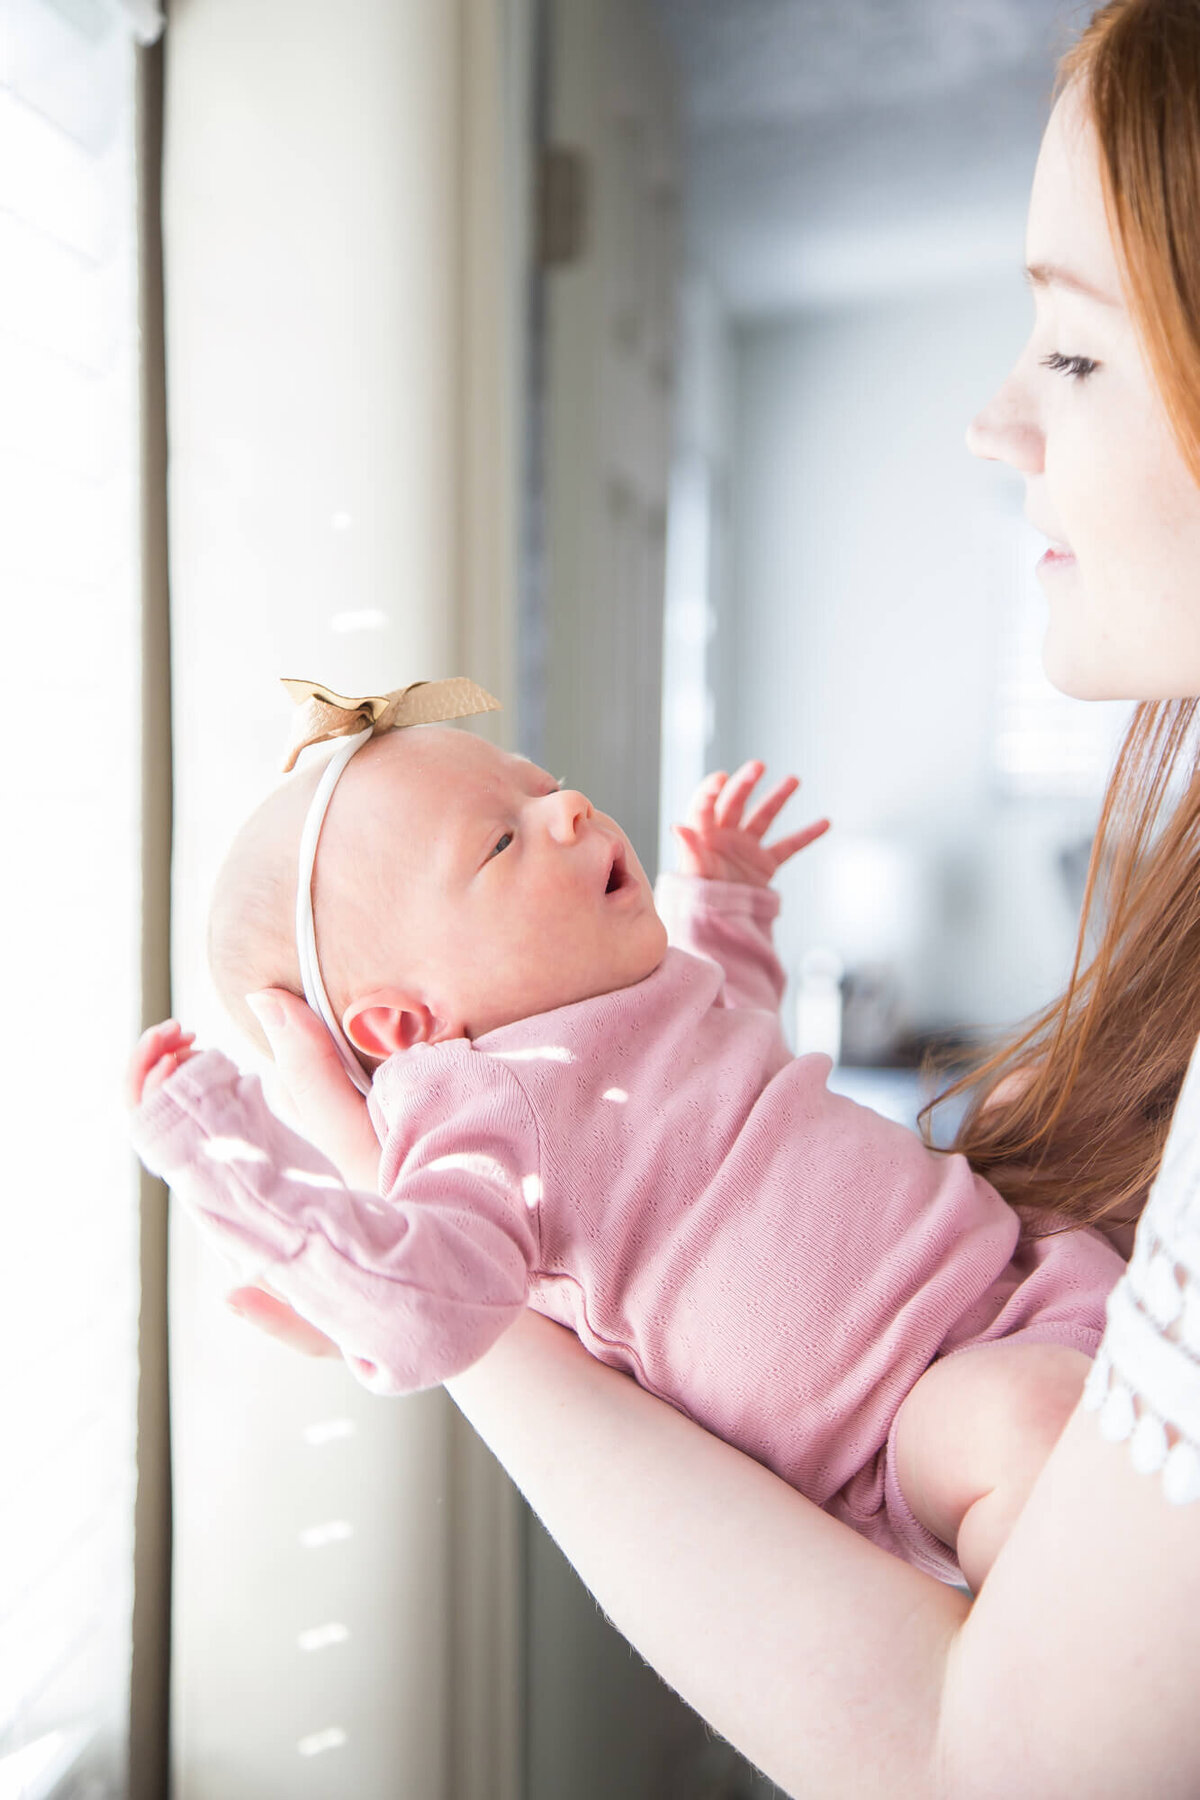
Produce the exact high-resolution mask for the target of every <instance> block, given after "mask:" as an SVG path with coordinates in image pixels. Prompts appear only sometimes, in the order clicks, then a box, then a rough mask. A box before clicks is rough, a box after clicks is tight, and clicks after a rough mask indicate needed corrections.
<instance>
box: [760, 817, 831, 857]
mask: <svg viewBox="0 0 1200 1800" xmlns="http://www.w3.org/2000/svg"><path fill="white" fill-rule="evenodd" d="M828 830H829V820H828V819H818V820H817V821H816V823H815V824H813V825H806V826H805V827H804V830H803V831H794V832H793V833H792V835H791V836H790V837H785V838H780V840H779V842H778V843H777V844H766V845H764V846H763V847H764V849H765V850H766V852H767V855H768V856H770V857H771V858H772V859H773V861H774V864H775V867H776V868H779V866H780V864H781V863H785V862H786V861H787V860H788V858H789V856H795V855H796V852H797V851H798V850H805V849H807V848H808V846H809V844H813V843H815V842H816V840H817V839H818V838H819V837H824V836H825V833H826V832H827V831H828Z"/></svg>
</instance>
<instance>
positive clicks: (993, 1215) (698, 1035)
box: [134, 876, 1124, 1581]
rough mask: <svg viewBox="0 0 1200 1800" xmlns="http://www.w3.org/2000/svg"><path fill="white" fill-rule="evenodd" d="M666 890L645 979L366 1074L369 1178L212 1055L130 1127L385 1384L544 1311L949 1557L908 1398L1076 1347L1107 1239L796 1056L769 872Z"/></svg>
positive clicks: (240, 1246)
mask: <svg viewBox="0 0 1200 1800" xmlns="http://www.w3.org/2000/svg"><path fill="white" fill-rule="evenodd" d="M658 899H659V908H660V911H661V912H662V914H663V917H664V919H665V920H666V922H667V924H668V927H669V929H670V931H671V938H672V948H671V949H670V950H668V951H667V954H666V957H665V958H664V960H663V962H662V964H661V965H660V966H659V968H658V969H656V970H655V972H654V973H653V974H652V975H650V976H648V977H647V979H646V980H645V981H641V982H638V983H637V984H636V985H635V986H633V987H630V988H624V989H621V990H620V991H619V992H617V993H613V994H606V995H604V996H602V997H601V998H599V999H595V1000H586V1001H582V1002H580V1003H578V1004H576V1005H573V1006H564V1007H561V1008H559V1009H558V1010H556V1011H554V1012H549V1013H541V1014H538V1015H537V1016H536V1017H534V1018H530V1019H524V1020H521V1021H520V1022H519V1023H518V1024H515V1025H506V1026H504V1027H503V1028H502V1029H500V1030H498V1031H492V1032H489V1033H488V1034H487V1035H486V1036H483V1037H480V1038H476V1039H475V1041H474V1042H468V1041H467V1040H465V1039H458V1040H455V1041H453V1042H451V1043H445V1044H439V1045H436V1046H433V1047H421V1048H418V1049H415V1050H411V1051H408V1052H407V1053H404V1054H401V1055H396V1056H393V1057H391V1058H390V1059H389V1060H388V1061H387V1062H386V1063H384V1064H383V1065H382V1066H381V1067H380V1068H379V1069H378V1070H377V1071H376V1074H375V1079H374V1084H373V1087H372V1091H371V1095H370V1098H369V1100H368V1107H369V1110H370V1114H371V1118H372V1121H373V1123H374V1125H375V1129H376V1131H377V1132H378V1134H379V1137H380V1140H381V1142H382V1145H383V1155H382V1160H381V1164H380V1193H379V1194H378V1195H375V1194H365V1193H356V1192H353V1191H352V1190H350V1189H349V1188H347V1187H346V1186H345V1185H344V1184H343V1183H342V1181H341V1179H340V1178H339V1177H338V1175H337V1173H336V1171H335V1170H334V1168H333V1166H332V1164H331V1163H329V1162H328V1161H327V1160H326V1159H325V1158H324V1157H322V1156H321V1155H320V1154H319V1153H318V1152H317V1151H315V1150H314V1149H313V1148H312V1147H311V1146H310V1145H308V1144H307V1143H306V1142H305V1141H304V1140H303V1139H302V1138H300V1137H298V1136H297V1135H296V1134H295V1133H294V1132H292V1131H290V1130H288V1128H287V1127H286V1126H285V1125H283V1124H282V1123H281V1122H280V1120H279V1119H277V1118H276V1117H275V1115H274V1114H273V1113H272V1112H271V1111H270V1110H269V1108H268V1107H267V1105H266V1103H265V1100H264V1098H263V1094H262V1088H261V1085H260V1083H259V1081H258V1080H257V1078H256V1077H254V1076H245V1075H241V1074H239V1072H238V1070H237V1069H236V1068H235V1067H234V1066H233V1064H232V1063H231V1062H230V1061H229V1060H228V1059H227V1058H226V1057H225V1056H223V1055H222V1054H221V1053H220V1052H219V1051H206V1052H204V1053H203V1054H201V1055H199V1056H196V1057H194V1058H193V1059H192V1060H191V1061H189V1062H188V1063H186V1064H185V1065H184V1066H183V1067H182V1068H181V1069H180V1070H179V1071H178V1072H177V1073H176V1074H175V1075H173V1076H172V1077H171V1078H170V1080H169V1081H167V1082H166V1083H164V1085H163V1086H162V1087H161V1088H160V1089H158V1090H157V1092H155V1093H154V1094H152V1095H151V1096H150V1097H149V1099H148V1100H147V1101H145V1102H144V1104H143V1105H142V1106H141V1107H140V1108H139V1109H138V1111H137V1113H136V1114H135V1117H134V1141H135V1144H136V1147H137V1150H138V1152H139V1154H140V1155H141V1157H142V1160H143V1161H144V1162H145V1163H146V1165H147V1166H148V1167H149V1168H151V1169H152V1170H154V1171H155V1172H156V1173H158V1174H161V1175H163V1176H165V1177H166V1178H167V1179H168V1180H169V1181H170V1182H171V1184H172V1186H173V1187H174V1188H175V1189H176V1190H177V1191H178V1192H179V1193H180V1194H181V1196H182V1197H183V1198H184V1199H185V1200H186V1201H188V1202H189V1204H190V1205H191V1206H192V1207H193V1208H194V1210H195V1211H196V1212H197V1213H199V1214H200V1215H201V1216H202V1217H203V1219H204V1220H205V1221H206V1222H208V1223H209V1224H210V1225H212V1226H213V1227H214V1228H215V1230H216V1232H217V1234H218V1236H219V1238H220V1240H221V1242H222V1243H223V1245H224V1247H225V1248H226V1249H227V1250H230V1251H232V1252H233V1253H234V1255H235V1257H236V1258H238V1259H239V1260H240V1261H241V1263H242V1265H243V1267H244V1268H245V1266H246V1258H247V1256H249V1258H250V1262H251V1267H250V1269H249V1271H248V1272H249V1273H251V1274H252V1275H253V1276H254V1277H256V1278H257V1277H265V1278H266V1279H268V1280H269V1282H270V1284H271V1286H272V1287H273V1288H274V1289H275V1290H276V1291H277V1292H278V1293H280V1294H282V1295H283V1296H284V1298H285V1299H287V1300H288V1301H289V1302H290V1303H291V1304H292V1306H294V1307H295V1309H296V1311H297V1312H299V1313H302V1314H303V1315H304V1316H305V1317H306V1318H308V1319H310V1320H312V1322H313V1323H314V1324H315V1325H318V1326H319V1327H320V1328H321V1329H322V1330H323V1331H325V1332H326V1333H328V1335H329V1336H330V1337H332V1338H334V1339H335V1340H336V1342H337V1343H338V1344H339V1345H341V1347H342V1349H343V1351H344V1352H345V1354H346V1356H347V1358H348V1359H349V1361H350V1362H351V1365H352V1367H354V1369H355V1371H356V1373H357V1374H358V1375H359V1377H360V1379H361V1380H362V1381H363V1382H364V1383H365V1384H366V1385H367V1386H368V1387H370V1388H373V1389H374V1390H375V1391H376V1392H378V1393H381V1394H405V1393H411V1392H413V1391H414V1390H415V1389H418V1388H426V1387H432V1386H434V1385H435V1384H436V1383H438V1382H440V1381H443V1380H445V1379H446V1378H447V1377H449V1376H451V1375H454V1374H457V1373H458V1372H459V1371H460V1370H462V1369H465V1368H467V1367H468V1366H469V1365H470V1364H471V1363H472V1362H474V1361H475V1360H476V1359H477V1358H478V1357H480V1356H482V1355H483V1353H484V1351H485V1350H487V1349H488V1347H489V1346H490V1345H491V1344H492V1343H494V1342H495V1340H496V1339H497V1338H498V1337H499V1336H500V1334H501V1333H502V1332H503V1331H504V1330H505V1328H506V1327H507V1326H508V1325H510V1324H511V1323H512V1321H513V1320H514V1319H515V1318H516V1317H517V1316H518V1314H519V1313H520V1311H521V1309H522V1308H523V1307H524V1306H526V1305H529V1306H533V1307H535V1308H536V1309H537V1310H538V1311H539V1312H542V1313H545V1314H546V1315H547V1316H548V1317H550V1318H552V1319H556V1320H558V1321H559V1322H560V1323H562V1324H565V1325H569V1326H570V1327H571V1329H572V1330H573V1331H575V1332H577V1333H578V1335H579V1337H580V1338H581V1339H582V1341H583V1342H584V1344H586V1345H587V1347H588V1349H589V1350H591V1351H592V1352H593V1354H594V1355H596V1356H597V1357H599V1358H600V1360H601V1361H602V1362H606V1363H609V1364H611V1365H612V1366H613V1367H615V1368H618V1369H623V1370H625V1371H627V1372H628V1373H629V1374H631V1375H633V1376H634V1377H635V1378H636V1379H637V1380H638V1381H639V1382H640V1383H641V1384H642V1386H643V1387H646V1388H648V1389H649V1390H650V1392H651V1393H654V1394H658V1395H660V1396H661V1397H662V1398H664V1399H666V1400H669V1401H670V1402H671V1404H672V1405H674V1406H676V1407H678V1408H679V1409H680V1410H681V1411H683V1412H685V1413H688V1414H690V1415H691V1417H692V1418H694V1419H696V1420H698V1421H699V1423H700V1424H701V1425H704V1426H705V1427H707V1429H709V1430H710V1431H714V1432H716V1433H718V1434H719V1435H720V1436H721V1437H723V1438H726V1439H727V1440H728V1441H729V1442H730V1443H732V1444H736V1445H737V1446H738V1447H739V1448H740V1449H742V1450H744V1451H746V1452H748V1453H749V1455H751V1456H753V1457H756V1458H757V1459H758V1460H759V1461H760V1462H762V1463H765V1464H766V1465H767V1467H768V1468H771V1469H774V1470H775V1471H776V1473H777V1474H779V1475H781V1476H782V1477H783V1479H784V1480H785V1481H788V1482H790V1483H791V1484H792V1486H793V1487H796V1488H798V1489H799V1490H800V1491H801V1492H802V1493H804V1494H807V1495H808V1496H809V1498H810V1499H812V1500H814V1501H816V1503H817V1504H818V1505H819V1506H822V1507H825V1508H826V1509H827V1510H828V1511H829V1512H831V1513H833V1514H835V1515H836V1516H837V1517H838V1518H840V1519H843V1520H845V1521H846V1522H847V1523H848V1524H850V1525H852V1526H853V1527H854V1528H855V1529H856V1530H857V1531H859V1532H861V1533H862V1534H863V1535H864V1536H865V1537H868V1538H870V1539H872V1540H873V1541H874V1542H875V1543H877V1544H881V1545H883V1546H884V1547H885V1548H886V1549H888V1550H891V1551H893V1552H895V1553H896V1554H897V1555H900V1556H903V1557H905V1558H906V1559H907V1560H908V1561H910V1562H913V1563H915V1564H916V1565H917V1566H918V1567H921V1568H925V1569H928V1570H929V1571H930V1572H931V1573H934V1574H937V1575H939V1576H940V1577H941V1578H942V1579H943V1580H947V1581H959V1580H961V1575H960V1572H959V1570H958V1565H957V1563H956V1562H955V1560H954V1557H953V1555H952V1554H951V1553H950V1552H949V1551H947V1550H946V1549H945V1547H944V1546H943V1545H941V1544H940V1543H939V1542H938V1540H937V1539H936V1538H934V1537H932V1536H931V1534H930V1533H929V1532H927V1531H925V1530H923V1528H922V1527H921V1526H920V1525H919V1524H918V1522H917V1521H916V1520H915V1519H914V1518H913V1516H912V1514H911V1512H910V1511H909V1509H908V1507H907V1506H906V1505H905V1504H904V1500H903V1497H902V1495H901V1494H900V1490H899V1487H898V1485H897V1483H896V1480H895V1472H894V1468H893V1464H892V1453H891V1450H892V1446H891V1428H892V1423H893V1421H894V1419H895V1416H896V1412H897V1410H898V1408H899V1406H900V1403H901V1401H902V1400H903V1399H904V1397H905V1395H906V1394H907V1393H908V1392H909V1390H910V1389H911V1388H912V1386H913V1384H914V1383H915V1382H916V1380H917V1378H918V1377H919V1376H920V1375H921V1373H922V1372H923V1370H925V1369H926V1368H928V1366H929V1364H930V1363H931V1362H933V1361H934V1360H935V1358H936V1357H938V1356H943V1355H946V1354H948V1353H949V1352H951V1351H955V1350H960V1349H965V1348H966V1347H967V1346H969V1345H971V1344H978V1343H984V1342H987V1341H989V1340H992V1339H995V1338H1002V1337H1003V1338H1017V1337H1019V1338H1021V1339H1022V1340H1023V1341H1025V1342H1027V1343H1057V1344H1067V1345H1070V1346H1072V1347H1073V1348H1075V1349H1079V1350H1082V1351H1084V1352H1085V1353H1086V1354H1087V1355H1089V1356H1091V1355H1093V1354H1094V1353H1095V1350H1096V1348H1097V1345H1098V1343H1099V1340H1100V1337H1101V1334H1102V1331H1103V1329H1104V1323H1105V1318H1104V1303H1105V1300H1106V1298H1107V1295H1108V1292H1109V1290H1110V1289H1111V1288H1112V1286H1113V1285H1114V1283H1115V1282H1116V1280H1117V1277H1118V1276H1119V1275H1120V1274H1121V1272H1122V1270H1123V1267H1124V1264H1123V1263H1122V1261H1121V1259H1120V1257H1119V1256H1118V1255H1117V1253H1116V1251H1115V1250H1114V1249H1113V1248H1112V1246H1111V1245H1110V1244H1109V1243H1108V1242H1107V1241H1106V1240H1105V1239H1104V1238H1103V1237H1102V1236H1101V1235H1100V1234H1099V1233H1098V1232H1096V1231H1091V1230H1080V1231H1073V1232H1070V1233H1063V1234H1060V1235H1058V1236H1055V1237H1051V1238H1046V1239H1042V1240H1040V1241H1036V1242H1027V1241H1025V1240H1024V1239H1022V1240H1021V1241H1020V1242H1018V1237H1019V1221H1018V1219H1017V1216H1016V1214H1015V1213H1014V1212H1013V1211H1012V1209H1011V1208H1010V1207H1009V1206H1007V1205H1006V1204H1005V1202H1004V1201H1003V1200H1002V1199H1001V1198H1000V1196H999V1194H997V1192H996V1190H995V1189H994V1188H993V1187H991V1186H990V1185H989V1184H988V1183H987V1182H986V1181H984V1180H983V1178H982V1177H981V1176H978V1175H975V1174H974V1173H972V1171H971V1169H970V1168H969V1166H968V1165H967V1163H966V1161H965V1160H964V1159H963V1158H962V1157H961V1156H939V1155H936V1154H935V1153H934V1152H932V1151H930V1150H928V1149H926V1148H925V1146H924V1145H923V1144H922V1143H921V1140H920V1139H919V1137H917V1135H916V1134H915V1133H914V1132H911V1131H908V1130H906V1129H904V1128H903V1127H902V1126H899V1125H895V1124H893V1123H891V1122H890V1121H888V1120H886V1119H884V1118H881V1117H880V1116H879V1114H878V1113H875V1112H873V1111H871V1110H870V1109H869V1108H868V1107H864V1106H858V1105H856V1104H855V1103H854V1102H853V1101H851V1100H847V1099H844V1098H842V1097H841V1096H838V1095H834V1094H831V1093H830V1092H829V1089H828V1087H827V1086H826V1077H827V1075H828V1073H829V1068H830V1064H829V1059H828V1058H827V1057H825V1056H801V1057H791V1056H790V1055H789V1054H788V1051H787V1048H786V1045H785V1044H784V1042H783V1038H782V1036H781V1034H780V1030H779V1022H778V1006H779V1001H780V997H781V994H782V991H783V974H782V971H781V969H780V967H779V964H778V962H777V960H776V958H775V955H774V952H773V950H772V947H771V923H772V921H773V919H774V917H775V915H776V913H777V911H778V905H779V902H778V899H777V897H776V896H775V895H774V894H773V893H772V892H771V891H770V890H768V889H762V888H754V887H748V886H743V885H741V884H738V883H733V882H717V881H697V880H690V879H687V878H684V877H681V876H669V877H665V878H663V880H662V881H660V884H659V889H658Z"/></svg>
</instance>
